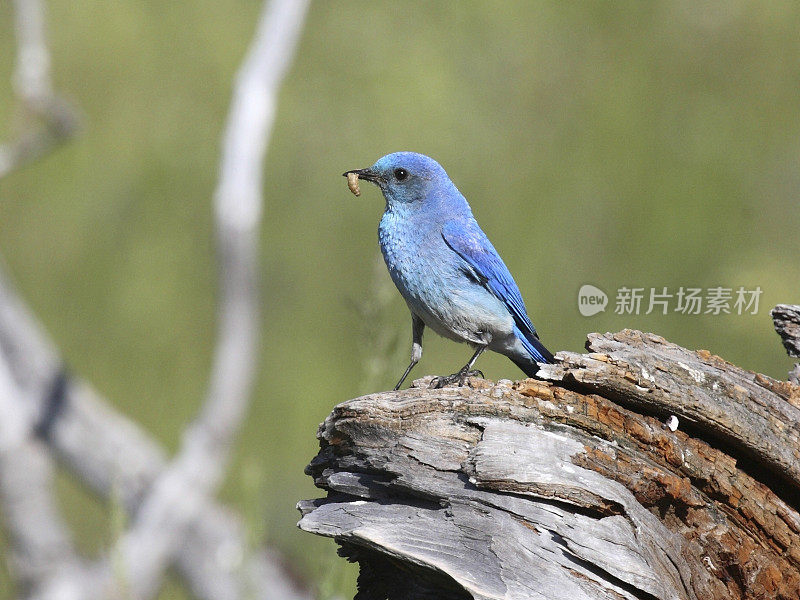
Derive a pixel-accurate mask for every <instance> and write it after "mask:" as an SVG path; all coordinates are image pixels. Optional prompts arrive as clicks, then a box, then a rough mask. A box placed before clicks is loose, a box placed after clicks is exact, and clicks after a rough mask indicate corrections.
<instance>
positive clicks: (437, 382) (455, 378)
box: [430, 369, 484, 390]
mask: <svg viewBox="0 0 800 600" xmlns="http://www.w3.org/2000/svg"><path fill="white" fill-rule="evenodd" d="M467 377H480V378H481V379H484V377H483V371H479V370H478V369H474V370H472V371H467V370H466V369H461V370H460V371H459V372H458V373H453V374H452V375H441V376H439V377H434V378H433V379H432V380H431V384H430V389H432V390H438V389H440V388H443V387H445V386H448V385H452V384H454V383H457V384H458V385H459V387H461V386H463V385H464V384H465V383H466V382H467Z"/></svg>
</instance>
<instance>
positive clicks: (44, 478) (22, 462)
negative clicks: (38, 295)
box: [0, 352, 80, 594]
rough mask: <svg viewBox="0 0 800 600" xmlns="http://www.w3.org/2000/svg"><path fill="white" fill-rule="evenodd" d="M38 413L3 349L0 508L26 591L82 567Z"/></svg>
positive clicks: (0, 361)
mask: <svg viewBox="0 0 800 600" xmlns="http://www.w3.org/2000/svg"><path fill="white" fill-rule="evenodd" d="M32 422H33V415H32V414H31V410H30V403H27V402H25V398H24V393H23V390H22V389H21V388H20V387H19V386H18V385H17V382H16V381H15V380H14V376H13V373H12V372H11V369H10V367H9V364H8V362H7V361H6V359H5V356H4V355H3V353H2V352H0V506H2V516H3V521H4V524H5V527H6V530H7V532H8V534H9V539H10V542H11V558H12V565H13V567H14V571H15V573H16V574H17V577H18V580H17V583H18V585H19V587H20V588H21V591H23V593H26V594H27V593H35V590H36V589H37V587H38V586H39V585H41V584H42V582H44V581H48V580H50V579H51V578H53V577H54V576H56V575H57V574H62V573H65V572H70V573H72V572H73V571H77V570H79V569H80V565H79V561H78V556H77V554H76V553H75V549H74V547H73V545H72V541H71V538H70V535H69V532H68V529H67V527H66V526H65V525H64V523H63V522H62V520H61V517H60V515H59V511H58V508H57V506H56V502H55V497H54V490H53V465H52V461H51V458H50V456H49V455H48V453H47V452H46V449H45V447H44V446H43V445H42V444H41V442H39V441H38V440H37V439H35V438H34V437H33V427H32Z"/></svg>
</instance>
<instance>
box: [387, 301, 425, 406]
mask: <svg viewBox="0 0 800 600" xmlns="http://www.w3.org/2000/svg"><path fill="white" fill-rule="evenodd" d="M424 330H425V323H423V322H422V319H420V318H419V317H418V316H417V315H415V314H414V313H411V338H412V341H411V362H410V363H409V364H408V367H407V368H406V372H405V373H403V376H402V377H401V378H400V381H398V382H397V385H396V386H394V390H395V391H397V390H399V389H400V386H401V385H403V382H404V381H405V380H406V377H408V374H409V373H411V369H413V368H414V365H416V364H417V363H418V362H419V359H420V358H422V332H423V331H424Z"/></svg>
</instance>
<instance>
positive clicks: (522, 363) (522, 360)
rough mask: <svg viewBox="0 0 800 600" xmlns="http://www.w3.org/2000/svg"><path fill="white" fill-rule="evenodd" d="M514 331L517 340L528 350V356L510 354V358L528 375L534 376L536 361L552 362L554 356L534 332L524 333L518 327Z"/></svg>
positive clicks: (536, 367) (537, 367)
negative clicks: (530, 333)
mask: <svg viewBox="0 0 800 600" xmlns="http://www.w3.org/2000/svg"><path fill="white" fill-rule="evenodd" d="M514 329H515V331H514V333H516V334H517V337H518V338H519V341H520V342H522V345H523V346H524V347H525V350H527V351H528V355H529V356H510V357H509V358H511V360H512V361H513V362H514V364H515V365H517V366H518V367H519V368H520V369H522V370H523V371H524V373H525V374H526V375H527V376H528V377H535V376H536V373H537V372H538V371H539V365H537V364H536V363H554V362H555V357H554V356H553V353H552V352H550V350H548V349H547V348H545V347H544V344H542V342H541V341H539V338H538V337H536V334H532V335H525V334H524V333H522V332H521V331H520V330H519V329H518V328H516V327H515V328H514Z"/></svg>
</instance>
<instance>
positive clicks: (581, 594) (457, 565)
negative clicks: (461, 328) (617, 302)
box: [298, 330, 800, 600]
mask: <svg viewBox="0 0 800 600" xmlns="http://www.w3.org/2000/svg"><path fill="white" fill-rule="evenodd" d="M589 350H590V352H589V353H588V354H583V355H579V354H573V353H568V352H563V353H559V354H558V355H557V359H558V362H557V364H555V365H550V366H547V367H544V368H543V369H542V370H541V371H540V373H539V376H540V377H544V378H546V379H548V380H549V381H538V380H533V379H527V380H524V381H520V382H516V383H512V382H510V381H507V380H501V381H499V382H497V383H493V382H490V381H485V380H481V379H470V380H469V385H468V386H465V387H461V388H457V387H453V388H445V389H441V390H431V389H428V388H427V385H428V382H429V379H422V380H418V381H416V382H415V383H414V386H413V387H412V388H411V389H408V390H405V391H400V392H384V393H379V394H373V395H369V396H364V397H362V398H357V399H355V400H351V401H348V402H345V403H343V404H340V405H338V406H337V407H335V408H334V410H333V412H332V413H331V415H330V416H329V417H328V418H327V419H326V420H325V422H324V423H323V424H322V425H321V426H320V429H319V432H318V437H319V439H320V452H319V454H318V455H317V457H316V458H314V460H313V461H312V462H311V464H310V465H309V466H308V468H307V473H308V474H310V475H311V476H312V477H313V478H314V481H315V483H316V485H317V486H318V487H320V488H321V489H323V490H326V491H327V497H326V498H322V499H318V500H314V501H304V502H301V503H300V504H299V505H298V506H299V509H300V511H301V513H302V519H301V521H300V523H299V526H300V527H301V528H302V529H304V530H306V531H310V532H313V533H316V534H320V535H325V536H329V537H333V538H334V539H336V541H337V542H339V544H340V546H341V549H340V554H342V555H343V556H345V557H347V558H349V559H350V560H354V561H358V562H359V564H360V568H361V572H360V576H359V593H358V595H357V596H356V598H357V599H358V600H378V599H380V600H383V599H390V600H395V599H412V598H414V599H419V598H453V599H456V598H457V599H462V598H464V599H468V598H476V599H488V598H506V599H516V598H520V599H522V598H541V599H545V598H546V599H548V600H556V599H562V598H563V599H568V600H583V599H586V600H589V599H592V600H595V599H614V600H619V599H621V598H625V599H638V600H641V599H648V600H652V599H654V598H657V599H659V600H666V599H681V600H683V599H687V600H688V599H691V600H695V599H696V600H717V599H720V600H721V599H726V600H727V599H730V598H733V599H756V598H778V599H785V600H789V599H790V598H791V599H794V600H796V599H797V598H799V597H800V514H798V510H800V387H798V386H795V385H793V384H791V383H788V382H779V381H776V380H773V379H771V378H769V377H766V376H764V375H760V374H756V373H751V372H748V371H745V370H743V369H740V368H738V367H736V366H734V365H731V364H730V363H727V362H725V361H724V360H722V359H720V358H719V357H716V356H713V355H711V354H710V353H708V352H706V351H702V350H701V351H697V352H693V351H689V350H686V349H684V348H681V347H679V346H676V345H674V344H671V343H669V342H667V341H665V340H663V339H662V338H659V337H657V336H654V335H650V334H645V333H641V332H637V331H628V330H626V331H623V332H620V333H617V334H605V335H596V334H595V335H592V336H590V341H589ZM665 417H666V418H668V420H669V421H670V423H669V425H670V426H668V425H665V424H664V422H663V420H664V418H665ZM675 418H677V422H678V424H679V425H678V428H677V430H674V425H675V420H674V419H675Z"/></svg>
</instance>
